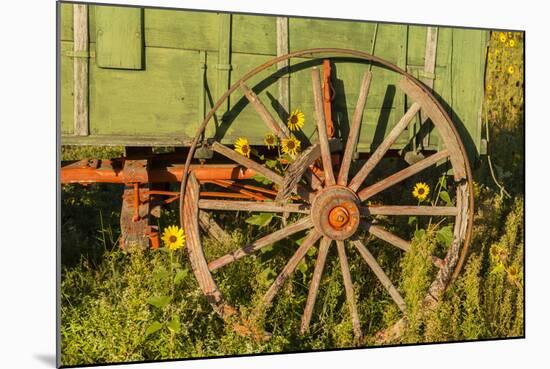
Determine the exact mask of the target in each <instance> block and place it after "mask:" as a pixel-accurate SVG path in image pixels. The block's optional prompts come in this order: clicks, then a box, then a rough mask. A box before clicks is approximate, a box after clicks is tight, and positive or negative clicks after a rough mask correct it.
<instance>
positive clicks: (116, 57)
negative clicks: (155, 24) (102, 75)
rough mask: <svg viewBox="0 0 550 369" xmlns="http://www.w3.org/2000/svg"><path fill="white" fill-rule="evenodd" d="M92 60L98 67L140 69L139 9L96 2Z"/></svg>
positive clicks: (141, 50) (140, 35)
mask: <svg viewBox="0 0 550 369" xmlns="http://www.w3.org/2000/svg"><path fill="white" fill-rule="evenodd" d="M94 9H95V34H96V44H97V45H96V63H97V65H98V66H99V67H101V68H120V69H141V68H142V58H143V30H142V9H141V8H126V7H124V8H123V7H111V6H96V7H95V8H94Z"/></svg>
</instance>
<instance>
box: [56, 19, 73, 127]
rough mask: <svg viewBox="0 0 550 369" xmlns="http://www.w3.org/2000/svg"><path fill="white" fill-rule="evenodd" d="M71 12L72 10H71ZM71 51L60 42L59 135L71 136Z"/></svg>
mask: <svg viewBox="0 0 550 369" xmlns="http://www.w3.org/2000/svg"><path fill="white" fill-rule="evenodd" d="M71 12H72V9H71ZM72 50H73V43H72V42H68V41H61V45H60V50H59V51H60V56H59V61H60V64H61V68H60V86H59V89H60V91H59V92H60V94H61V101H60V103H61V111H60V120H61V134H73V132H74V114H73V107H74V103H73V70H74V69H73V68H74V64H73V58H71V57H69V56H67V53H68V52H69V51H72Z"/></svg>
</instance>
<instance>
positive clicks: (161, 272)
mask: <svg viewBox="0 0 550 369" xmlns="http://www.w3.org/2000/svg"><path fill="white" fill-rule="evenodd" d="M169 276H170V272H169V271H168V270H166V269H165V268H162V267H161V268H160V269H158V270H156V271H155V272H154V273H153V278H154V279H155V280H156V281H159V282H160V281H163V280H165V279H167V278H168V277H169Z"/></svg>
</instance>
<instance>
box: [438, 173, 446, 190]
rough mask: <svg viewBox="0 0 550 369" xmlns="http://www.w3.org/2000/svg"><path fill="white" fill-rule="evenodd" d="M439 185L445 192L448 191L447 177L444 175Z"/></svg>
mask: <svg viewBox="0 0 550 369" xmlns="http://www.w3.org/2000/svg"><path fill="white" fill-rule="evenodd" d="M439 185H440V186H441V188H442V189H444V190H446V189H447V176H445V175H442V176H441V178H439Z"/></svg>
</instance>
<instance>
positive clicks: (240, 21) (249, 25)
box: [231, 14, 277, 56]
mask: <svg viewBox="0 0 550 369" xmlns="http://www.w3.org/2000/svg"><path fill="white" fill-rule="evenodd" d="M276 20H277V18H276V17H268V16H256V15H240V14H235V15H233V26H232V27H233V29H232V40H231V48H232V51H233V52H234V53H248V54H265V55H273V56H275V55H277V25H276Z"/></svg>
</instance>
